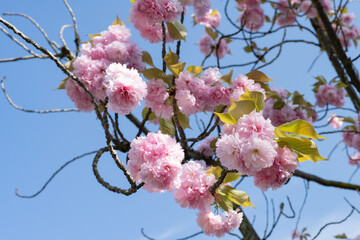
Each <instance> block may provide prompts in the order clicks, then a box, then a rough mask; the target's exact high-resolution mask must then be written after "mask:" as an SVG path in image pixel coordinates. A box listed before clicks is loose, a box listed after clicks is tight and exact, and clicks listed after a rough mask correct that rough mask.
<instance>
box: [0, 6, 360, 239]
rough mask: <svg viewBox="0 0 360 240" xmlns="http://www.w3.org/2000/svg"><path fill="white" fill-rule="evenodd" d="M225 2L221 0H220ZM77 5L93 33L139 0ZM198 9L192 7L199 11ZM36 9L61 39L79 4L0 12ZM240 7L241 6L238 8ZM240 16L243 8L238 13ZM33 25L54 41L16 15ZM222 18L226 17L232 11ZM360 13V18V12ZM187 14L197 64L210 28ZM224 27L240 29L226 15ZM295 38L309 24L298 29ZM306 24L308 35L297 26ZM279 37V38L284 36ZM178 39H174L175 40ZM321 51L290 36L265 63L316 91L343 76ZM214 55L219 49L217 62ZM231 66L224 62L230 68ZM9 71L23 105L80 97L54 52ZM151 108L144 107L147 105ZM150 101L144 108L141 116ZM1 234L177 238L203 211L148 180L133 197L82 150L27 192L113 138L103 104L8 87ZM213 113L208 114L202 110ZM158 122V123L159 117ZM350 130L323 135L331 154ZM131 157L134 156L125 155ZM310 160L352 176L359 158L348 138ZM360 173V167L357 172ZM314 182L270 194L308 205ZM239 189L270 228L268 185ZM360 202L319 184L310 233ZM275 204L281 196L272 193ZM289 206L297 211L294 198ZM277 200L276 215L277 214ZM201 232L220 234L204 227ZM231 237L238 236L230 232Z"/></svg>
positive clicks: (270, 71) (14, 50)
mask: <svg viewBox="0 0 360 240" xmlns="http://www.w3.org/2000/svg"><path fill="white" fill-rule="evenodd" d="M213 2H215V1H213ZM69 3H70V5H71V6H72V7H73V10H74V12H75V14H76V16H77V20H78V25H79V26H78V27H79V34H80V37H81V39H82V41H87V40H88V37H87V36H86V34H95V33H99V32H101V31H103V30H105V29H106V28H107V26H108V25H110V24H111V23H112V22H113V21H114V19H115V18H116V14H119V17H120V18H121V19H122V20H124V21H127V20H128V11H129V8H130V5H131V3H130V1H129V0H117V1H115V0H104V1H101V3H100V1H95V0H88V1H74V0H73V1H71V0H69ZM224 3H225V1H224V0H216V4H215V5H214V8H218V9H220V10H221V12H222V9H223V5H224ZM352 5H353V6H354V7H355V9H356V10H355V12H358V13H359V12H360V8H359V5H360V3H359V2H354V3H353V4H352ZM191 11H192V10H190V12H191ZM4 12H19V13H26V14H28V15H29V16H31V17H33V18H34V19H36V20H37V22H38V23H39V24H40V25H41V26H42V27H43V28H44V29H45V30H46V32H47V33H48V35H49V37H50V38H51V39H52V40H55V41H56V42H58V43H60V39H59V30H60V28H61V26H62V25H64V24H72V21H71V18H70V15H69V13H68V12H67V10H66V8H65V6H64V4H63V1H61V0H52V1H46V0H33V1H26V0H15V1H2V2H1V4H0V13H4ZM231 13H234V14H238V13H237V12H236V11H231ZM233 16H237V15H233ZM6 19H7V20H8V21H10V22H11V23H13V24H15V25H16V26H17V27H18V28H19V29H20V30H22V31H23V32H24V33H25V34H26V35H28V36H30V37H31V38H33V39H35V40H36V41H37V42H39V43H40V44H41V45H43V46H46V47H48V45H46V42H45V41H44V39H43V38H42V36H41V34H40V33H39V32H38V31H37V29H36V28H34V26H33V25H31V24H29V22H28V21H26V20H25V19H23V18H20V17H14V16H7V17H6ZM222 22H225V18H224V17H223V20H222ZM358 22H359V21H358ZM185 24H186V26H187V28H188V31H189V37H188V39H187V42H186V44H183V47H182V52H181V57H182V60H183V61H186V62H187V63H188V64H192V65H200V63H201V60H202V58H203V55H202V54H201V53H200V51H199V50H198V47H197V46H196V45H195V43H196V42H197V41H198V40H199V39H200V37H201V36H202V35H203V34H204V30H203V28H202V27H199V26H197V27H192V19H191V18H190V17H189V15H187V17H186V19H185ZM126 25H127V26H128V27H130V28H131V31H132V34H133V40H134V41H135V42H137V43H138V44H139V45H140V46H141V47H142V48H143V49H144V50H147V51H149V52H151V54H152V55H153V58H154V60H155V61H157V63H156V64H157V65H158V66H160V63H159V59H160V55H161V51H160V44H156V45H151V44H149V43H148V42H144V41H143V40H142V39H141V38H140V37H139V34H138V32H137V31H136V30H135V29H133V27H132V24H131V23H127V24H126ZM220 29H221V30H222V31H223V32H226V33H231V32H232V31H234V29H233V28H230V27H229V26H228V25H226V24H224V26H223V27H221V28H220ZM65 33H66V34H65V37H66V39H67V41H68V42H69V44H70V45H71V46H72V48H73V49H74V45H73V44H72V41H73V40H72V39H73V32H72V29H66V30H65ZM290 34H294V35H293V36H294V38H296V37H300V36H301V34H303V33H302V32H300V33H295V32H290ZM297 34H298V35H297ZM275 40H276V39H275V38H274V39H270V40H269V41H275ZM171 46H172V47H174V45H171ZM243 47H244V45H243V43H241V42H233V43H231V44H230V49H231V52H232V54H231V55H229V56H226V57H225V58H224V62H222V64H228V63H234V62H236V63H237V62H244V61H245V60H246V59H247V58H248V57H249V56H248V54H246V53H245V52H244V51H243V49H242V48H243ZM350 51H351V54H352V55H355V54H356V53H357V54H359V48H358V49H355V48H351V49H350ZM26 54H27V53H26V52H25V51H24V50H23V49H21V48H20V47H19V46H18V45H16V44H14V43H13V42H12V41H10V40H9V39H8V38H7V37H6V36H5V35H4V34H3V33H2V32H0V58H1V59H2V58H10V57H19V56H23V55H26ZM318 55H319V51H318V50H317V49H315V48H312V47H308V46H304V45H298V44H293V45H288V46H285V47H284V49H283V54H282V56H281V57H280V58H279V59H278V61H277V62H276V63H275V64H272V65H270V66H268V67H267V68H264V69H262V71H264V72H265V73H266V74H267V75H268V76H269V77H270V78H272V79H275V80H276V82H274V84H273V85H275V86H278V87H285V88H288V89H289V90H290V91H294V90H298V91H300V92H302V93H306V97H308V99H310V100H313V99H314V97H313V95H312V93H311V92H310V89H311V87H310V85H311V84H312V83H313V82H314V80H313V77H314V76H317V75H324V76H325V77H327V78H331V77H333V76H334V72H333V70H332V68H331V66H330V65H329V63H328V61H327V58H326V56H325V54H322V55H321V57H320V58H319V60H318V61H317V62H316V64H315V65H314V67H313V68H312V70H311V71H310V72H307V70H308V68H309V66H310V65H311V62H312V61H313V60H314V58H316V57H317V56H318ZM208 64H210V65H211V64H214V59H212V60H211V61H209V62H208ZM356 66H357V67H359V61H358V63H357V64H356ZM249 70H250V69H248V68H246V67H245V68H241V69H235V72H236V74H239V73H242V74H245V73H247V72H249ZM228 71H229V70H225V71H223V73H224V74H225V73H227V72H228ZM2 76H6V81H5V85H6V88H7V90H8V93H9V95H10V96H11V97H12V98H13V100H14V102H15V103H16V104H18V105H19V106H22V107H24V108H27V109H39V110H45V109H54V108H73V107H74V106H73V103H72V102H71V101H70V100H69V99H68V97H67V96H66V94H65V92H64V91H53V89H55V88H56V87H57V86H58V85H59V83H60V81H61V80H62V79H64V78H65V75H64V74H63V73H62V72H61V71H60V70H58V69H57V68H56V66H55V64H54V63H53V62H50V61H49V60H30V61H23V62H13V63H4V64H3V63H2V64H0V77H2ZM140 108H142V107H140ZM140 112H141V109H138V110H136V111H135V114H136V115H138V116H140V115H139V113H140ZM0 116H1V117H0V150H1V152H2V154H1V156H0V163H1V167H0V239H4V240H35V239H36V240H45V239H51V240H57V239H61V240H63V239H69V240H72V239H87V240H93V239H94V240H95V239H97V240H98V239H104V240H107V239H109V240H115V239H117V240H132V239H134V240H141V239H144V238H143V237H142V235H141V232H140V230H141V228H144V229H145V232H146V233H147V234H148V235H150V236H151V237H153V238H155V239H157V240H166V239H177V238H181V237H185V236H187V235H191V234H193V233H196V232H198V231H200V228H199V227H198V226H197V224H196V211H193V210H189V209H182V208H181V207H180V206H179V205H178V204H176V202H175V201H174V200H173V197H172V194H171V193H166V194H154V193H153V194H150V193H148V192H146V191H145V190H140V191H139V192H138V193H136V194H134V195H132V196H130V197H126V196H123V195H117V194H114V193H112V192H109V191H108V190H106V189H105V188H103V187H102V186H101V185H100V184H98V183H97V181H96V179H95V177H94V176H93V173H92V169H91V163H92V156H93V155H92V156H89V157H85V158H83V159H80V160H78V161H76V162H74V163H72V164H71V165H69V166H68V167H67V168H65V169H64V170H63V171H62V172H61V173H60V174H59V175H58V176H56V178H55V179H54V180H53V181H52V182H51V183H50V184H49V185H48V187H47V189H46V190H45V191H44V192H43V193H41V194H40V195H39V196H38V197H36V198H34V199H21V198H18V197H16V196H15V194H14V190H15V189H16V188H17V189H18V190H19V193H21V194H24V195H27V194H33V193H34V192H36V191H38V190H39V189H40V188H41V186H42V185H43V184H44V182H45V181H46V180H47V179H48V178H49V177H50V176H51V174H52V173H53V172H54V171H56V170H57V169H58V168H59V167H60V166H61V165H62V164H63V163H64V162H66V161H68V160H70V159H72V158H73V157H75V156H78V155H81V154H83V153H86V152H90V151H94V150H97V149H99V148H101V147H103V146H105V138H104V134H103V132H102V128H101V127H100V125H99V122H98V121H97V120H96V116H95V114H94V113H91V114H88V113H59V114H58V113H55V114H43V115H39V114H32V113H24V112H20V111H17V110H15V109H13V108H12V107H11V106H10V105H9V104H8V103H7V101H6V99H5V97H4V96H3V94H0ZM201 117H202V118H204V119H206V116H204V115H201ZM120 125H121V127H122V128H123V129H126V131H125V132H126V136H127V137H128V139H132V138H133V137H134V136H135V135H136V132H135V130H136V129H135V128H134V127H133V126H132V125H131V123H129V122H128V121H127V119H125V118H122V119H121V124H120ZM149 127H150V128H153V129H154V130H157V129H156V128H154V127H152V126H151V125H149ZM197 133H198V130H197V127H196V125H194V127H193V130H189V132H188V134H189V135H196V134H197ZM339 140H340V137H339V136H330V140H327V141H324V142H321V143H319V149H320V152H321V154H322V155H323V156H327V154H328V153H329V152H330V150H331V148H332V147H333V146H334V145H335V144H336V143H337V142H338V141H339ZM121 157H122V159H123V160H124V159H125V157H124V156H123V155H121ZM300 169H302V170H304V171H308V172H311V173H316V174H319V175H320V176H322V177H324V178H328V179H336V180H343V181H347V180H348V178H349V176H350V174H351V173H352V172H353V170H354V167H352V166H349V164H348V163H347V157H346V154H345V152H344V150H343V145H340V147H339V148H338V150H337V151H336V152H335V154H334V155H333V156H332V158H331V159H330V161H327V162H321V163H317V164H315V163H311V162H305V163H301V164H300ZM99 170H100V172H101V174H102V176H103V177H104V178H105V179H106V180H107V181H109V182H111V183H112V184H114V185H117V186H122V187H124V188H125V187H127V185H126V184H124V178H123V177H122V176H121V172H120V171H119V170H118V169H117V168H116V166H115V164H114V163H113V161H112V160H111V159H110V157H109V156H104V157H103V158H101V162H100V164H99ZM353 182H354V183H358V184H359V183H360V174H358V175H357V176H355V177H354V178H353ZM303 186H304V184H303V181H302V180H301V179H296V178H292V179H291V181H290V182H289V184H287V185H286V186H284V187H283V188H282V189H280V190H278V191H271V190H269V191H268V192H267V193H266V194H267V196H268V199H269V201H270V199H271V198H273V199H274V203H275V209H276V211H277V212H278V211H279V208H278V206H279V204H280V203H281V202H285V201H286V196H289V197H290V199H291V201H292V203H293V207H294V209H295V211H296V212H297V213H298V211H299V208H300V206H301V203H302V200H303V198H304V187H303ZM239 189H241V190H244V191H246V192H248V193H249V195H250V197H251V200H252V202H253V204H254V205H255V206H256V209H246V210H245V213H246V214H247V215H248V217H249V219H250V220H253V217H254V216H256V218H255V226H256V227H257V229H258V233H259V234H260V236H262V233H263V231H264V224H265V222H266V208H265V200H264V197H263V196H262V193H261V191H260V190H259V189H257V188H256V187H254V186H253V184H252V179H246V180H245V181H244V183H243V184H241V185H240V186H239ZM344 196H346V197H347V198H348V199H349V200H350V201H351V202H353V203H354V204H356V205H357V206H360V197H359V195H358V194H356V193H353V192H350V191H344V190H343V191H339V190H337V189H334V188H324V187H320V186H319V185H317V184H315V183H311V184H310V190H309V198H308V201H307V205H306V207H305V209H304V211H303V217H302V218H301V220H300V223H299V227H300V228H302V227H308V229H309V231H310V233H312V234H314V233H316V232H317V231H318V230H319V228H320V227H321V226H322V225H324V224H325V223H327V222H330V221H337V220H340V219H341V218H343V217H345V216H346V214H348V212H349V211H350V207H349V206H347V205H346V203H345V202H344V199H343V197H344ZM269 204H270V206H271V203H269ZM285 211H286V212H290V211H289V208H288V205H285ZM271 212H272V210H271V208H270V217H269V218H270V223H271V219H272V216H271ZM359 222H360V217H359V215H357V216H353V217H352V218H351V219H350V221H348V222H347V223H345V224H343V225H339V226H336V227H334V228H330V229H329V230H326V231H324V233H323V234H322V235H320V237H319V238H318V239H323V240H325V239H327V240H328V239H332V238H333V236H334V235H335V234H338V233H343V232H345V233H347V234H348V236H350V237H355V236H356V235H357V234H360V230H359V228H358V226H359ZM295 224H296V220H291V221H290V220H286V219H281V220H280V224H279V226H278V228H277V230H276V232H275V233H274V234H273V236H272V238H271V239H290V232H291V230H292V229H294V228H295ZM194 239H210V238H209V237H206V236H204V235H200V236H198V237H196V238H194ZM224 239H234V237H232V236H226V237H225V238H224Z"/></svg>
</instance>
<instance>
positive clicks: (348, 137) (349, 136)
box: [341, 131, 355, 147]
mask: <svg viewBox="0 0 360 240" xmlns="http://www.w3.org/2000/svg"><path fill="white" fill-rule="evenodd" d="M341 134H342V136H343V141H344V143H345V145H346V146H348V147H352V146H353V145H352V144H353V139H354V136H355V133H354V132H351V131H348V132H347V131H345V132H342V133H341Z"/></svg>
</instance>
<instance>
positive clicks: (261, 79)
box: [246, 70, 274, 83]
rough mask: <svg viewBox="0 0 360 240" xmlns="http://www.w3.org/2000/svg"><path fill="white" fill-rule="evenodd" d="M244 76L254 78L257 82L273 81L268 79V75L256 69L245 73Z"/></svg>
mask: <svg viewBox="0 0 360 240" xmlns="http://www.w3.org/2000/svg"><path fill="white" fill-rule="evenodd" d="M246 76H247V77H248V78H250V79H252V80H254V81H255V82H257V83H260V82H271V81H274V80H272V79H270V78H269V77H268V76H266V75H265V73H263V72H260V71H257V70H254V71H251V72H249V73H247V74H246Z"/></svg>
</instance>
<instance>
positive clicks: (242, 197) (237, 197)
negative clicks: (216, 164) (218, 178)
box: [217, 185, 254, 207]
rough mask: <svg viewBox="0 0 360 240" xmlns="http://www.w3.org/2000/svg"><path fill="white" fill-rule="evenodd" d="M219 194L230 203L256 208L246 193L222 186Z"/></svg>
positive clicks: (218, 191) (218, 190)
mask: <svg viewBox="0 0 360 240" xmlns="http://www.w3.org/2000/svg"><path fill="white" fill-rule="evenodd" d="M217 193H219V194H220V195H221V196H224V197H227V198H228V199H229V200H230V201H232V202H233V203H236V204H238V205H240V206H242V207H248V206H250V207H254V205H252V203H251V201H250V198H249V195H248V194H247V193H246V192H244V191H240V190H236V189H234V188H233V187H231V186H228V185H222V186H220V187H219V188H218V189H217Z"/></svg>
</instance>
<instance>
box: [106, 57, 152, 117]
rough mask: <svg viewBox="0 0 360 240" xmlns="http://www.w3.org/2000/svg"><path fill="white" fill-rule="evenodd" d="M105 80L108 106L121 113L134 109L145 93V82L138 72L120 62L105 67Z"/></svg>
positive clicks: (124, 113)
mask: <svg viewBox="0 0 360 240" xmlns="http://www.w3.org/2000/svg"><path fill="white" fill-rule="evenodd" d="M105 81H106V82H107V84H108V87H107V89H106V95H107V96H108V97H109V103H108V107H109V109H110V110H111V111H114V112H116V113H119V114H121V115H126V114H128V113H130V112H131V111H132V110H134V109H135V107H137V106H138V105H139V104H140V101H141V100H142V99H143V98H144V97H145V95H146V93H147V90H146V83H145V82H144V81H143V80H142V79H141V77H140V74H139V72H138V71H137V70H135V69H128V68H127V67H126V66H125V65H122V64H120V63H112V64H110V66H109V67H108V68H107V69H106V77H105Z"/></svg>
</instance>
